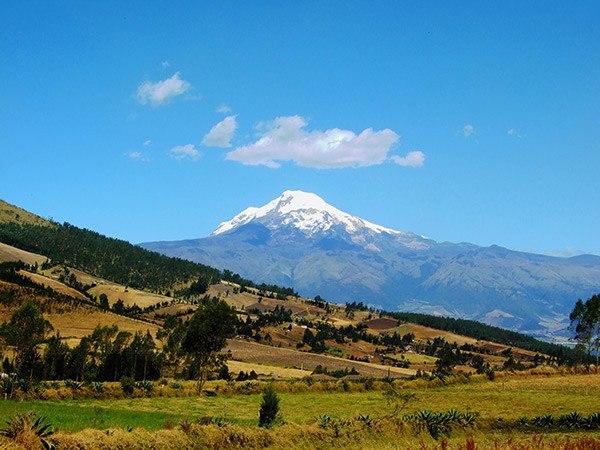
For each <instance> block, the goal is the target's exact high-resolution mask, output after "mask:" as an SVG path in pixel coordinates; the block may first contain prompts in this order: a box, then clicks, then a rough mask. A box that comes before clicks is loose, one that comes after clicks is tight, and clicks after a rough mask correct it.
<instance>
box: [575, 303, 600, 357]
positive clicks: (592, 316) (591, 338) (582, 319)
mask: <svg viewBox="0 0 600 450" xmlns="http://www.w3.org/2000/svg"><path fill="white" fill-rule="evenodd" d="M569 319H571V327H572V328H574V331H575V338H576V339H577V342H578V343H579V344H580V345H581V346H583V347H586V348H587V350H588V354H590V355H591V354H592V349H593V350H594V352H593V353H595V355H596V364H598V361H599V359H600V294H599V295H594V296H592V297H591V298H589V299H588V300H587V301H586V302H583V301H582V300H581V299H579V300H578V301H577V303H575V307H574V308H573V311H571V314H570V316H569Z"/></svg>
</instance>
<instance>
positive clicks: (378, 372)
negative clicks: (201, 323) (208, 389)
mask: <svg viewBox="0 0 600 450" xmlns="http://www.w3.org/2000/svg"><path fill="white" fill-rule="evenodd" d="M226 351H230V352H231V355H232V358H233V359H235V360H238V361H244V362H249V363H262V364H275V365H278V366H287V367H294V368H297V369H308V370H313V369H314V368H315V367H316V366H317V365H321V366H323V367H327V369H328V370H343V369H346V368H348V369H351V368H352V367H354V368H356V370H357V371H358V372H359V374H360V375H363V376H368V377H377V378H383V377H386V376H388V374H389V375H390V376H392V377H408V376H411V375H414V374H415V373H416V371H415V370H412V369H402V368H399V367H390V366H383V365H380V364H371V363H365V362H361V361H351V360H349V359H344V358H337V357H334V356H326V355H320V354H315V353H308V352H301V351H298V350H292V349H290V348H279V347H272V346H269V345H262V344H258V343H255V342H251V341H243V340H238V339H230V340H229V341H228V345H227V348H226Z"/></svg>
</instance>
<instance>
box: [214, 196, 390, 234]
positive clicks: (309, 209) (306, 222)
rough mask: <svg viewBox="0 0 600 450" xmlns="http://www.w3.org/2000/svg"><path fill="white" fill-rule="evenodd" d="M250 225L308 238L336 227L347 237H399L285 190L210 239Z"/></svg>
mask: <svg viewBox="0 0 600 450" xmlns="http://www.w3.org/2000/svg"><path fill="white" fill-rule="evenodd" d="M250 222H258V223H261V224H263V225H265V226H267V227H268V228H271V229H275V228H278V227H280V226H292V227H294V228H297V229H299V230H300V231H302V232H303V233H305V234H307V235H309V236H311V235H313V234H315V233H317V232H323V231H327V230H329V229H330V228H331V227H333V226H339V225H341V226H343V227H344V228H345V230H346V231H347V232H348V233H350V234H355V233H357V232H359V231H370V232H374V233H377V234H379V233H388V234H399V232H398V231H395V230H392V229H390V228H385V227H382V226H380V225H376V224H374V223H371V222H368V221H366V220H363V219H361V218H360V217H356V216H352V215H350V214H348V213H345V212H343V211H340V210H339V209H337V208H335V207H333V206H331V205H330V204H329V203H327V202H326V201H325V200H323V199H322V198H321V197H319V196H318V195H317V194H313V193H312V192H304V191H292V190H288V191H285V192H283V194H281V195H280V196H279V197H277V198H276V199H274V200H271V201H270V202H269V203H267V204H266V205H264V206H262V207H260V208H255V207H250V208H247V209H245V210H244V211H242V212H241V213H240V214H238V215H237V216H235V217H234V218H233V219H231V220H229V221H226V222H223V223H221V224H220V225H219V226H218V227H217V228H216V229H215V230H214V231H213V232H212V233H211V236H216V235H218V234H221V233H225V232H227V231H230V230H232V229H234V228H237V227H239V226H241V225H245V224H247V223H250Z"/></svg>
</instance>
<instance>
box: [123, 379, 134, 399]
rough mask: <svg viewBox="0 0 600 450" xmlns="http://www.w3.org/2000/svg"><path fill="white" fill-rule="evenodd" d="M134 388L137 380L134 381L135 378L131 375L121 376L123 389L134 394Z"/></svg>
mask: <svg viewBox="0 0 600 450" xmlns="http://www.w3.org/2000/svg"><path fill="white" fill-rule="evenodd" d="M134 388H135V382H134V381H133V378H131V377H123V378H121V389H123V392H125V393H126V394H129V395H131V394H133V389H134Z"/></svg>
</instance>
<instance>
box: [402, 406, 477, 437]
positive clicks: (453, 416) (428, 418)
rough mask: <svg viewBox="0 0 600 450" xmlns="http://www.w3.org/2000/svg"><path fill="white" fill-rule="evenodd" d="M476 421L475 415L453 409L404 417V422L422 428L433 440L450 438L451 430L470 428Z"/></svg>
mask: <svg viewBox="0 0 600 450" xmlns="http://www.w3.org/2000/svg"><path fill="white" fill-rule="evenodd" d="M476 419H477V415H476V414H474V413H470V412H466V413H460V412H458V411H456V410H453V409H452V410H450V411H448V412H440V413H435V412H431V411H428V410H423V411H421V412H418V413H417V414H411V415H408V416H405V417H404V420H405V421H407V422H414V423H416V424H417V425H418V426H422V427H424V428H425V429H426V430H427V431H428V432H429V434H430V435H431V437H433V438H434V439H439V438H440V437H442V435H444V436H450V433H451V432H452V429H453V428H455V427H460V428H467V427H472V426H473V425H474V424H475V421H476Z"/></svg>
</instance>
